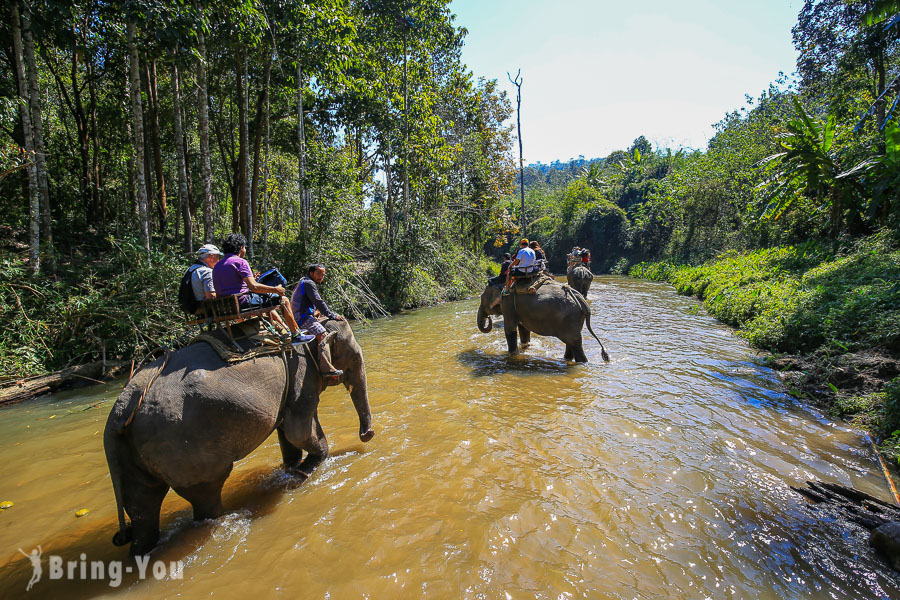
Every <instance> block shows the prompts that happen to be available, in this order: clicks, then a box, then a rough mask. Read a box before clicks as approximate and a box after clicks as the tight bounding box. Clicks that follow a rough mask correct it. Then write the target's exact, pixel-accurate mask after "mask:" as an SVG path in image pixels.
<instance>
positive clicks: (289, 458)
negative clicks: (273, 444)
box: [278, 427, 303, 469]
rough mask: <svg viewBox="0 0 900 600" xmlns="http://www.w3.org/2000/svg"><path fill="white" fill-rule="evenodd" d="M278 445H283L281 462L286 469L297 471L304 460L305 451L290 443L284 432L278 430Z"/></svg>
mask: <svg viewBox="0 0 900 600" xmlns="http://www.w3.org/2000/svg"><path fill="white" fill-rule="evenodd" d="M278 443H279V444H280V445H281V460H282V462H283V463H284V467H285V468H286V469H295V468H296V467H297V465H298V464H299V463H300V459H302V458H303V450H301V449H300V448H298V447H297V446H295V445H293V444H292V443H290V442H289V441H288V439H287V436H286V435H284V431H282V429H281V428H280V427H279V428H278Z"/></svg>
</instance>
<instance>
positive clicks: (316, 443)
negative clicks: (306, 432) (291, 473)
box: [297, 413, 328, 478]
mask: <svg viewBox="0 0 900 600" xmlns="http://www.w3.org/2000/svg"><path fill="white" fill-rule="evenodd" d="M314 420H315V425H316V434H315V436H312V437H310V438H309V440H308V441H307V443H306V445H305V446H304V448H303V449H304V450H306V458H304V459H303V461H302V462H301V463H300V465H299V466H298V467H297V471H298V472H299V473H300V474H301V475H302V476H304V478H306V477H309V476H310V475H312V472H313V471H315V470H316V467H318V466H319V465H320V464H322V463H323V462H324V461H325V459H326V458H328V440H326V439H325V432H324V431H322V425H321V424H320V423H319V415H318V413H316V415H315V417H314Z"/></svg>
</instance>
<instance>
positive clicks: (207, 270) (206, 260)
mask: <svg viewBox="0 0 900 600" xmlns="http://www.w3.org/2000/svg"><path fill="white" fill-rule="evenodd" d="M222 256H224V255H223V254H222V251H221V250H219V248H218V247H217V246H216V245H215V244H203V245H202V246H200V248H199V249H198V250H197V262H196V263H194V264H193V265H191V266H190V268H191V269H193V273H191V289H192V290H193V292H194V298H195V299H196V300H197V302H202V301H203V300H212V299H213V298H215V297H216V288H215V286H214V285H213V275H212V272H213V267H215V266H216V263H217V262H219V259H220V258H222Z"/></svg>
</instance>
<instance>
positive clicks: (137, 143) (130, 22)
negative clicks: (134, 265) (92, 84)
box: [126, 17, 150, 252]
mask: <svg viewBox="0 0 900 600" xmlns="http://www.w3.org/2000/svg"><path fill="white" fill-rule="evenodd" d="M126 29H127V35H128V51H129V69H128V73H129V83H130V86H131V121H132V125H131V129H132V133H133V135H134V153H135V178H136V183H137V185H136V188H137V189H136V201H137V210H138V234H139V236H140V238H141V242H142V243H143V245H144V248H145V249H146V250H147V252H149V251H150V219H149V215H148V213H147V185H146V177H145V173H144V116H143V108H142V106H141V74H140V66H139V58H138V49H137V36H136V34H135V27H134V17H129V18H128V19H127V23H126Z"/></svg>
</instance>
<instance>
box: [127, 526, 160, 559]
mask: <svg viewBox="0 0 900 600" xmlns="http://www.w3.org/2000/svg"><path fill="white" fill-rule="evenodd" d="M157 542H159V529H157V530H156V531H147V532H144V534H143V535H142V534H140V533H139V534H138V535H137V536H136V537H135V540H134V543H133V544H131V549H130V550H129V551H128V552H129V554H131V555H132V556H141V555H144V554H150V551H151V550H153V549H154V548H156V544H157Z"/></svg>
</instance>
